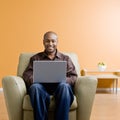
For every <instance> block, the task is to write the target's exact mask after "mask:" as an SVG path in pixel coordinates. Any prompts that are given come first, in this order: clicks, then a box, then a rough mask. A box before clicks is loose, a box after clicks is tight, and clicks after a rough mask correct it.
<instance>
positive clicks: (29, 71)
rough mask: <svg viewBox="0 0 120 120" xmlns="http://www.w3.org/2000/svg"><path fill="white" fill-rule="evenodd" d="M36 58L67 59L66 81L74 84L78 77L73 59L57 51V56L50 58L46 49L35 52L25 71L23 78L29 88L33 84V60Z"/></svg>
mask: <svg viewBox="0 0 120 120" xmlns="http://www.w3.org/2000/svg"><path fill="white" fill-rule="evenodd" d="M35 60H54V61H56V60H60V61H61V60H62V61H67V72H66V82H67V83H69V84H70V85H74V83H75V81H76V79H77V73H76V70H75V66H74V64H73V63H72V61H71V59H70V58H69V57H68V56H67V55H64V54H63V53H60V52H58V51H57V52H56V55H55V58H54V59H50V58H49V57H48V55H47V53H46V52H45V51H43V52H40V53H37V54H35V55H34V56H32V57H31V58H30V62H29V64H28V66H27V68H26V70H25V71H24V73H23V79H24V81H25V83H26V86H27V88H29V87H30V85H31V84H33V61H35Z"/></svg>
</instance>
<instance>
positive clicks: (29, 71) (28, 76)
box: [23, 58, 33, 89]
mask: <svg viewBox="0 0 120 120" xmlns="http://www.w3.org/2000/svg"><path fill="white" fill-rule="evenodd" d="M23 79H24V81H25V83H26V87H27V89H28V88H29V87H30V85H31V84H32V83H33V59H32V58H31V59H30V62H29V64H28V66H27V68H26V69H25V71H24V72H23Z"/></svg>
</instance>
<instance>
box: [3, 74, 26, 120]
mask: <svg viewBox="0 0 120 120" xmlns="http://www.w3.org/2000/svg"><path fill="white" fill-rule="evenodd" d="M2 86H3V92H4V97H5V103H6V106H7V111H8V116H9V120H22V119H23V118H22V116H23V115H22V114H23V113H22V103H23V97H24V96H25V94H26V92H27V91H26V86H25V83H24V81H23V79H22V78H21V77H18V76H6V77H4V78H3V79H2Z"/></svg>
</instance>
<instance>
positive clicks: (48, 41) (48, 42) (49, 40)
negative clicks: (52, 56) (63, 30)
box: [43, 33, 58, 53]
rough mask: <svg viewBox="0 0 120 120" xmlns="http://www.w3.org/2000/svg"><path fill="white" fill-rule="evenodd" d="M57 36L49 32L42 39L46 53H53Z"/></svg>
mask: <svg viewBox="0 0 120 120" xmlns="http://www.w3.org/2000/svg"><path fill="white" fill-rule="evenodd" d="M57 39H58V38H57V36H56V35H55V34H53V33H49V34H47V35H46V36H45V38H44V40H43V45H44V47H45V50H46V52H48V53H54V52H56V49H57V43H58V40H57Z"/></svg>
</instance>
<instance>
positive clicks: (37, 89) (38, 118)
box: [23, 31, 77, 120]
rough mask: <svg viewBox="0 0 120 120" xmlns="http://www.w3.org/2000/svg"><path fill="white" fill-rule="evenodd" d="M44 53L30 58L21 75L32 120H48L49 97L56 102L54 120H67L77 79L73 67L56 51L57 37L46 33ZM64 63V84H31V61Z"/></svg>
mask: <svg viewBox="0 0 120 120" xmlns="http://www.w3.org/2000/svg"><path fill="white" fill-rule="evenodd" d="M43 45H44V51H42V52H39V53H37V54H35V55H34V56H32V57H31V58H30V62H29V64H28V66H27V68H26V69H25V71H24V73H23V79H24V81H25V83H26V87H27V91H28V94H29V95H30V100H31V104H32V107H33V110H34V120H48V108H49V104H50V95H53V96H54V98H55V102H56V108H55V120H69V108H70V106H71V104H72V102H73V100H74V95H73V87H74V83H75V81H76V79H77V73H76V71H75V66H74V65H73V63H72V61H71V59H70V58H69V57H68V56H66V55H64V54H63V53H61V52H59V51H58V50H57V45H58V35H57V34H56V33H55V32H52V31H48V32H46V33H45V34H44V36H43ZM35 60H47V61H48V60H49V61H56V60H57V61H58V60H60V61H66V62H67V71H66V72H67V73H66V83H62V82H61V83H33V61H35Z"/></svg>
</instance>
